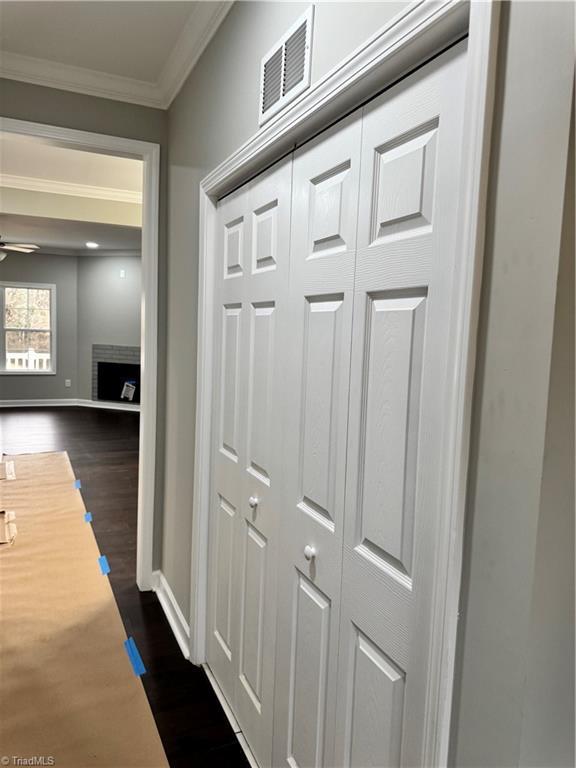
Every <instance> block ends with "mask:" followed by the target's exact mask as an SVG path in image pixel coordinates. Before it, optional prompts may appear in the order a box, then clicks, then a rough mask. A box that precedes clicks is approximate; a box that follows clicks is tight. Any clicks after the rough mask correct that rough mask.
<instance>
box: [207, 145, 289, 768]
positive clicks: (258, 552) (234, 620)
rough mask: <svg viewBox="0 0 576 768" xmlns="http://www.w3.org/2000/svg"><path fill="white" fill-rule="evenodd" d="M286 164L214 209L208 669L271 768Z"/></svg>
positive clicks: (285, 276) (260, 757) (286, 254)
mask: <svg viewBox="0 0 576 768" xmlns="http://www.w3.org/2000/svg"><path fill="white" fill-rule="evenodd" d="M291 172H292V169H291V160H288V161H284V162H281V163H279V164H277V165H276V166H274V167H273V168H272V169H271V170H270V171H268V172H267V173H266V174H264V175H263V176H261V177H259V178H258V179H257V180H256V181H254V182H252V183H251V184H248V185H246V186H245V187H243V188H242V189H240V190H238V191H237V192H236V193H234V194H233V195H231V196H230V197H228V198H226V199H225V200H223V201H221V203H220V204H219V207H218V233H217V251H218V252H219V253H221V254H222V272H221V273H220V275H221V277H220V279H219V280H217V286H216V306H215V323H216V333H217V335H216V338H220V339H221V343H220V349H219V352H218V354H216V355H215V386H216V388H217V391H218V392H219V393H220V398H219V404H218V408H219V412H218V413H217V414H215V424H216V425H219V427H218V429H217V430H216V431H217V438H216V440H215V446H214V451H213V456H214V458H213V471H212V497H213V500H214V501H213V503H214V508H213V516H212V521H211V529H210V540H211V549H210V589H209V606H208V621H209V629H210V631H209V637H208V644H207V645H208V651H207V655H208V663H209V665H210V667H211V669H212V671H213V672H214V675H215V677H216V679H217V680H218V683H219V684H220V686H221V688H222V690H223V692H224V694H225V696H226V698H227V699H228V701H229V703H230V705H231V707H232V709H233V711H234V713H235V715H236V717H237V720H238V722H239V724H240V727H241V728H242V731H243V733H244V735H245V737H246V739H247V741H248V743H249V744H250V747H251V749H252V751H253V752H254V754H255V755H256V757H257V759H258V760H259V762H260V763H261V765H263V766H265V765H270V763H271V752H272V704H273V692H274V655H275V651H274V649H275V635H276V553H277V548H278V520H277V518H278V515H279V510H280V503H281V499H282V490H281V489H282V476H281V471H280V468H281V460H282V458H281V449H282V437H281V432H280V426H281V424H280V415H281V413H282V409H281V397H280V394H279V384H280V378H279V360H280V356H281V353H282V350H281V346H280V344H279V343H278V338H277V317H278V316H279V315H282V314H283V313H285V312H286V311H287V297H288V267H289V239H290V186H291Z"/></svg>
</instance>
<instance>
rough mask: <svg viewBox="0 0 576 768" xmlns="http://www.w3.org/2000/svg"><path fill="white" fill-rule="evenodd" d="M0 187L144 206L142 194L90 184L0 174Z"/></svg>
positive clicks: (130, 190)
mask: <svg viewBox="0 0 576 768" xmlns="http://www.w3.org/2000/svg"><path fill="white" fill-rule="evenodd" d="M0 187H9V188H10V189H25V190H26V191H28V192H48V193H49V194H53V195H71V196H72V197H90V198H94V199H96V200H113V201H114V202H116V203H133V204H136V205H141V204H142V193H141V192H135V191H134V190H132V189H117V188H115V187H95V186H91V185H89V184H74V183H72V182H67V181H56V180H55V179H38V178H33V177H31V176H15V175H14V174H10V173H0Z"/></svg>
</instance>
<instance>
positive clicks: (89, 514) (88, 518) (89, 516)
mask: <svg viewBox="0 0 576 768" xmlns="http://www.w3.org/2000/svg"><path fill="white" fill-rule="evenodd" d="M84 520H85V521H86V522H87V523H91V522H92V512H86V514H85V515H84Z"/></svg>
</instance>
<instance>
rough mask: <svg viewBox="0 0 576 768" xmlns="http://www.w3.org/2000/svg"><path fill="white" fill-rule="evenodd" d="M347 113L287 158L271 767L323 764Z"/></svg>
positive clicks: (350, 124)
mask: <svg viewBox="0 0 576 768" xmlns="http://www.w3.org/2000/svg"><path fill="white" fill-rule="evenodd" d="M359 117H360V116H359V114H356V115H353V116H351V117H350V118H348V119H346V120H345V121H344V122H343V123H342V124H341V125H339V126H338V128H337V130H333V131H329V132H327V133H326V134H324V135H322V136H321V137H320V138H319V139H318V140H316V141H314V142H311V143H310V144H309V145H306V146H305V147H304V148H303V149H301V150H300V151H299V152H297V153H296V154H295V158H294V169H293V195H292V236H291V251H290V297H289V313H288V322H287V323H285V324H284V325H283V337H282V338H283V339H284V340H285V341H284V343H283V345H282V346H283V354H284V360H285V368H284V375H283V381H284V384H285V387H284V390H283V392H284V396H283V407H284V413H285V419H286V421H285V440H284V446H285V454H284V463H283V469H284V475H285V480H286V484H285V497H284V500H283V506H282V520H281V541H282V547H281V549H280V551H279V558H278V573H279V576H278V578H279V588H278V637H277V645H276V699H275V708H274V711H275V723H274V728H275V735H274V764H275V765H277V766H281V765H290V766H293V767H294V766H302V768H304V766H324V765H333V743H334V733H333V729H334V715H335V696H336V665H337V661H338V627H339V618H338V613H339V602H340V581H341V575H342V573H341V563H342V536H343V511H344V479H345V467H346V465H345V458H346V427H347V419H348V379H349V368H350V342H351V332H352V303H353V286H354V260H355V243H356V223H357V210H358V189H359V179H360V140H361V124H360V119H359ZM306 547H309V548H313V549H314V550H315V553H316V554H315V556H310V551H311V550H306ZM307 553H308V557H309V559H307V556H306V555H307Z"/></svg>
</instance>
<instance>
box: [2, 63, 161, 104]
mask: <svg viewBox="0 0 576 768" xmlns="http://www.w3.org/2000/svg"><path fill="white" fill-rule="evenodd" d="M0 77H4V78H7V79H8V80H19V81H20V82H23V83H31V84H32V85H43V86H45V87H47V88H57V89H58V90H60V91H72V92H73V93H83V94H86V95H87V96H98V97H100V98H102V99H113V100H114V101H125V102H128V103H130V104H140V105H142V106H145V107H155V108H157V109H162V108H163V106H162V105H163V99H162V94H161V93H160V89H159V87H158V85H157V84H156V83H148V82H146V81H144V80H134V79H132V78H130V77H121V76H120V75H110V74H108V73H107V72H98V71H96V70H94V69H86V68H84V67H73V66H71V65H70V64H61V63H60V62H57V61H48V60H47V59H36V58H34V57H32V56H22V55H21V54H19V53H11V52H10V51H2V54H1V56H0Z"/></svg>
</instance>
